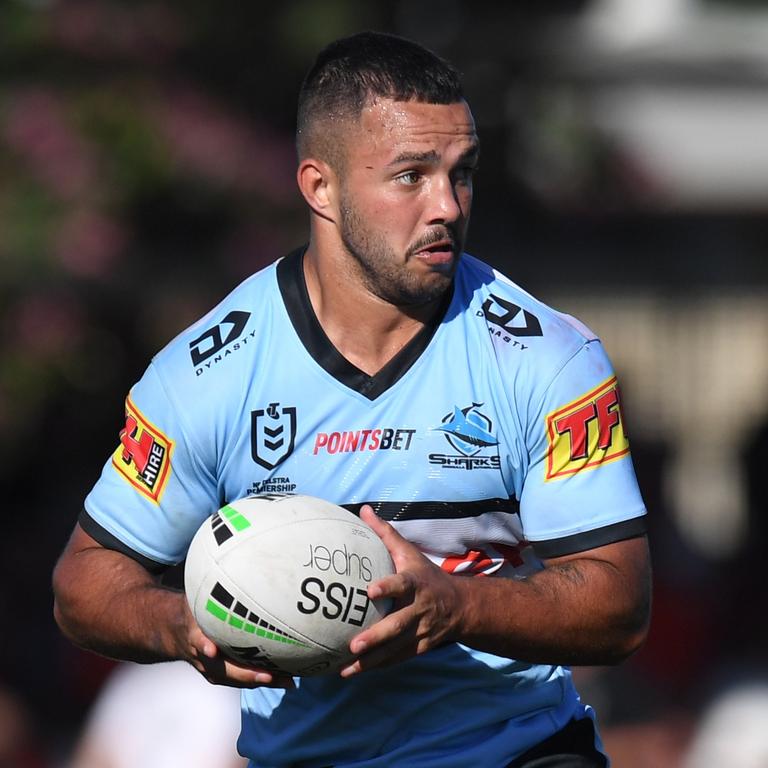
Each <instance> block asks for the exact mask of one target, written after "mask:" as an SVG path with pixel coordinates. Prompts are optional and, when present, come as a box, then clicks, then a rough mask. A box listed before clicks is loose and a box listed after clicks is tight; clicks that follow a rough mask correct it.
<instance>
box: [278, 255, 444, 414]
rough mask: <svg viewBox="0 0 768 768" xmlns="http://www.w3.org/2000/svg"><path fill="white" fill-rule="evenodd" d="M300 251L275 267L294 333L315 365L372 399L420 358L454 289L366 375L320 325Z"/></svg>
mask: <svg viewBox="0 0 768 768" xmlns="http://www.w3.org/2000/svg"><path fill="white" fill-rule="evenodd" d="M305 251H306V247H303V248H299V249H298V250H296V251H294V252H293V253H291V254H289V255H288V256H286V257H285V258H284V259H282V261H280V263H279V264H278V265H277V282H278V285H279V286H280V293H281V294H282V297H283V302H284V303H285V308H286V310H287V312H288V316H289V317H290V319H291V324H292V325H293V328H294V330H295V331H296V334H297V335H298V337H299V339H301V343H302V344H303V345H304V348H305V349H306V350H307V352H309V354H310V355H311V356H312V357H313V358H314V360H315V362H316V363H317V364H318V365H319V366H320V367H321V368H323V369H325V370H326V371H327V372H328V373H329V374H330V375H331V376H333V377H334V378H335V379H336V380H337V381H339V382H341V383H342V384H343V385H344V386H346V387H349V388H350V389H354V390H355V391H356V392H359V393H360V394H361V395H363V396H364V397H367V398H368V399H369V400H375V399H376V398H377V397H378V396H379V395H380V394H382V393H383V392H386V391H387V390H388V389H389V388H390V387H391V386H393V385H394V384H396V383H397V382H398V381H399V380H400V379H401V378H402V377H403V376H404V375H405V373H406V372H407V371H408V369H409V368H410V367H411V366H412V365H413V364H414V363H415V362H416V361H417V360H418V359H419V357H420V355H421V354H422V352H424V350H425V349H426V348H427V345H428V344H429V342H430V340H431V339H432V336H434V334H435V331H436V330H437V329H438V327H439V326H440V323H441V322H442V320H443V317H444V316H445V313H446V312H447V310H448V306H449V304H450V303H451V299H452V298H453V288H452V287H451V289H450V290H448V291H446V293H445V297H444V298H443V301H442V304H441V305H440V307H439V308H438V310H437V311H436V312H435V315H434V317H433V318H432V319H431V320H430V322H429V323H427V325H425V326H424V328H422V329H421V330H420V331H419V332H418V333H417V334H416V335H415V336H414V337H413V338H412V339H411V340H410V341H409V342H408V343H407V344H406V345H405V346H404V347H403V348H402V349H401V350H400V351H399V352H398V353H397V354H396V355H395V356H394V357H393V358H392V359H391V360H390V361H389V362H388V363H387V364H386V365H385V366H384V367H383V368H382V369H381V370H380V371H379V372H378V373H376V374H375V375H374V376H369V375H368V374H367V373H365V371H361V370H360V369H359V368H357V367H356V366H354V365H352V363H350V362H349V360H347V359H346V358H345V357H344V356H343V355H342V354H341V353H340V352H339V351H338V350H337V349H336V347H334V346H333V344H332V343H331V340H330V339H329V338H328V337H327V336H326V335H325V331H324V330H323V328H322V326H321V325H320V322H319V320H318V319H317V316H316V315H315V310H314V309H313V308H312V302H311V301H310V300H309V293H308V292H307V284H306V281H305V280H304V266H303V265H304V252H305Z"/></svg>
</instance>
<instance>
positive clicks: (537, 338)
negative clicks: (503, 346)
mask: <svg viewBox="0 0 768 768" xmlns="http://www.w3.org/2000/svg"><path fill="white" fill-rule="evenodd" d="M457 286H459V287H460V290H462V291H463V292H464V293H465V295H466V299H467V306H468V307H471V308H472V309H473V311H474V312H475V314H477V313H478V312H479V313H481V314H482V315H483V316H484V317H485V320H486V321H487V322H488V325H489V330H490V331H491V335H493V334H494V333H496V334H497V335H500V336H504V335H506V337H513V338H515V339H517V340H519V342H520V343H521V344H522V343H523V341H522V340H527V342H526V343H527V344H528V345H529V346H530V344H534V345H536V346H539V347H544V346H546V347H548V348H551V347H553V346H555V347H562V346H566V347H571V346H574V345H575V346H577V347H579V346H581V345H583V344H585V343H588V342H591V341H597V340H598V337H597V335H596V334H595V333H594V332H593V331H592V330H591V329H590V328H588V327H587V326H586V325H585V324H584V323H582V322H581V321H580V320H578V319H577V318H575V317H573V316H571V315H569V314H567V313H565V312H561V311H560V310H558V309H555V308H554V307H552V306H550V305H548V304H546V303H545V302H544V301H542V300H541V299H539V298H537V297H535V296H533V295H532V294H531V293H529V292H528V291H527V290H525V289H524V288H522V287H521V286H520V285H518V284H517V283H515V282H514V281H513V280H511V279H510V278H509V277H507V276H506V275H505V274H504V273H502V272H500V271H499V270H498V269H496V268H494V267H492V266H491V265H490V264H488V263H486V262H484V261H482V260H480V259H478V258H476V257H474V256H471V255H469V254H464V256H463V258H462V261H461V268H460V271H459V273H458V275H457ZM478 307H479V308H478Z"/></svg>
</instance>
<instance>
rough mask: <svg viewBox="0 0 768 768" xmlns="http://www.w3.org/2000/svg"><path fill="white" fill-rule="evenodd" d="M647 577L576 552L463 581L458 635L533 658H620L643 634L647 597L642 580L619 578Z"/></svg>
mask: <svg viewBox="0 0 768 768" xmlns="http://www.w3.org/2000/svg"><path fill="white" fill-rule="evenodd" d="M645 578H646V577H645V576H643V575H642V574H640V573H638V574H633V575H627V574H624V573H617V572H616V570H615V567H614V566H613V565H611V564H610V563H606V562H603V561H599V560H590V559H579V560H574V561H572V562H563V563H557V564H552V565H550V566H549V567H548V568H547V569H545V570H544V571H541V572H539V573H537V574H535V575H533V576H531V577H529V578H528V579H524V580H520V581H515V580H507V579H473V580H471V582H469V581H467V582H466V583H464V584H463V585H462V591H463V592H464V595H465V600H464V611H463V620H462V622H461V627H462V629H461V638H460V642H463V643H465V644H466V645H469V646H471V647H474V648H477V649H479V650H485V651H488V652H490V653H496V654H498V655H502V656H508V657H510V658H515V659H520V660H525V661H530V662H540V663H548V664H553V663H557V664H564V665H585V664H588V665H592V664H614V663H618V662H620V661H622V660H623V659H625V658H626V657H627V656H629V655H630V654H631V653H633V652H634V651H635V650H637V648H638V647H639V646H640V645H641V643H642V642H643V640H644V638H645V633H646V630H647V623H648V609H649V600H650V598H649V594H648V593H649V590H648V589H647V588H645V587H643V586H642V584H635V585H633V586H632V587H631V588H625V589H622V588H621V587H620V586H619V584H620V582H621V581H623V580H625V579H630V580H632V581H641V582H642V581H644V580H645Z"/></svg>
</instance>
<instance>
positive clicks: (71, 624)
mask: <svg viewBox="0 0 768 768" xmlns="http://www.w3.org/2000/svg"><path fill="white" fill-rule="evenodd" d="M53 591H54V596H55V602H54V616H55V618H56V621H57V623H58V625H59V627H60V628H61V630H62V631H63V632H64V634H65V635H66V636H67V637H68V638H69V639H70V640H71V641H72V642H73V643H75V644H76V645H79V646H81V647H83V648H86V649H88V650H91V651H94V652H96V653H99V654H102V655H104V656H109V657H111V658H115V659H123V660H129V661H138V662H144V663H148V662H154V661H169V660H172V659H183V660H185V661H188V662H189V663H191V664H192V665H193V666H194V667H195V668H196V669H197V670H198V671H199V672H201V673H202V674H203V675H204V676H205V677H206V678H208V679H209V680H210V681H211V682H216V683H223V684H226V685H232V686H236V687H253V686H256V685H273V684H274V685H280V686H284V685H289V684H290V683H289V682H288V681H287V680H285V679H283V680H279V679H278V677H277V676H273V675H271V674H270V673H268V672H266V671H264V670H255V669H252V668H248V667H243V666H240V665H238V664H235V663H233V662H230V661H229V660H226V659H224V657H223V656H222V655H221V654H220V652H219V650H218V648H217V647H216V645H215V644H214V643H213V642H212V641H211V640H210V639H208V638H207V637H206V636H205V635H204V634H203V633H202V631H201V630H200V628H199V627H198V626H197V623H196V622H195V620H194V618H193V616H192V613H191V612H190V610H189V607H188V605H187V601H186V597H185V595H184V593H183V592H180V591H178V590H174V589H169V588H167V587H164V586H163V585H161V584H160V581H159V579H158V577H156V576H154V575H152V574H151V573H150V572H149V571H147V570H146V569H145V568H144V567H143V566H142V565H140V564H139V563H138V562H136V561H135V560H132V559H131V558H130V557H128V556H127V555H124V554H122V553H120V552H115V551H113V550H110V549H106V548H105V547H103V546H101V544H99V543H98V542H97V541H96V540H95V539H93V538H92V537H91V536H89V535H88V534H87V533H86V532H85V531H84V530H83V529H82V528H81V527H80V526H79V525H78V526H76V527H75V530H74V532H73V533H72V536H71V538H70V540H69V543H68V544H67V546H66V548H65V550H64V552H63V554H62V555H61V557H60V558H59V561H58V563H57V564H56V568H55V570H54V573H53Z"/></svg>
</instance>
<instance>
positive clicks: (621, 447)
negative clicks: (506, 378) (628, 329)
mask: <svg viewBox="0 0 768 768" xmlns="http://www.w3.org/2000/svg"><path fill="white" fill-rule="evenodd" d="M546 427H547V440H548V443H549V450H548V452H547V470H546V471H547V474H546V480H557V479H559V478H562V477H567V476H568V475H574V474H576V473H577V472H583V471H585V470H590V469H595V468H597V467H599V466H600V465H601V464H605V463H607V462H610V461H615V460H616V459H620V458H621V457H622V456H625V455H626V454H628V453H629V441H628V440H627V436H626V434H625V432H624V424H623V418H622V413H621V400H620V398H619V389H618V386H617V384H616V377H615V376H612V377H611V378H610V379H607V380H606V381H604V382H603V383H602V384H600V385H599V386H598V387H595V389H593V390H591V391H590V392H587V393H586V394H585V395H583V396H582V397H579V398H577V399H576V400H574V401H572V402H570V403H568V404H567V405H565V406H563V407H562V408H558V409H557V410H556V411H553V412H552V413H550V414H549V415H548V416H547V418H546Z"/></svg>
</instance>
